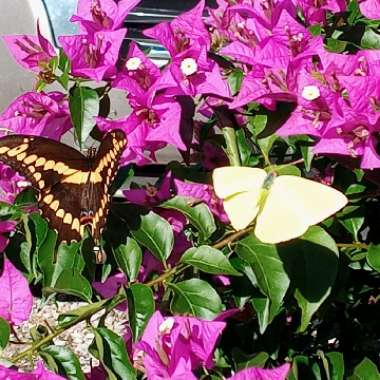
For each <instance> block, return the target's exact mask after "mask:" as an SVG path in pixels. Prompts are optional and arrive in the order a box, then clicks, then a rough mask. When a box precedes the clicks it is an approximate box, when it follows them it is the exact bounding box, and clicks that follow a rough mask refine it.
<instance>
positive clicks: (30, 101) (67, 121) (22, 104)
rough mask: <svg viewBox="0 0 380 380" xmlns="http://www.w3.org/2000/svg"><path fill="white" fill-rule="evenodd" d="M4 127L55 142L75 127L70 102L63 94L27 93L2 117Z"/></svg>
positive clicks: (17, 99)
mask: <svg viewBox="0 0 380 380" xmlns="http://www.w3.org/2000/svg"><path fill="white" fill-rule="evenodd" d="M0 124H1V126H2V127H3V128H5V129H7V130H9V131H12V132H14V133H20V134H26V135H36V136H44V137H48V138H51V139H55V140H59V139H60V138H61V136H62V135H63V134H64V133H65V132H67V131H68V130H69V129H70V128H72V123H71V117H70V111H69V106H68V102H67V100H66V97H65V95H64V94H62V93H60V92H48V93H44V92H26V93H25V94H23V95H21V96H19V97H18V98H16V99H15V100H14V101H13V102H12V103H11V104H10V105H9V106H8V108H7V109H6V110H5V111H4V112H3V113H2V114H1V115H0Z"/></svg>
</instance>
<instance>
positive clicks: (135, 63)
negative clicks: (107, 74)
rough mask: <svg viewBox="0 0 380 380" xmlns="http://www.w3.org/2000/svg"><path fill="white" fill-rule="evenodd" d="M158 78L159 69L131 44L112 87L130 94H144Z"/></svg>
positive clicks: (135, 45)
mask: <svg viewBox="0 0 380 380" xmlns="http://www.w3.org/2000/svg"><path fill="white" fill-rule="evenodd" d="M160 76H161V73H160V69H159V68H158V67H157V66H156V65H155V64H154V63H153V62H152V61H151V60H150V59H149V58H147V57H146V55H145V54H144V53H143V52H142V51H141V50H140V49H139V48H138V46H137V44H136V43H135V42H131V44H130V45H129V50H128V54H127V57H126V58H125V64H124V66H123V68H122V70H121V71H120V72H119V73H118V74H117V76H116V78H115V80H114V81H113V82H112V86H113V87H116V88H121V89H123V90H127V91H128V92H130V93H132V94H139V93H145V92H147V91H148V90H149V89H150V88H151V86H152V85H153V84H154V83H155V82H156V80H157V79H158V78H159V77H160Z"/></svg>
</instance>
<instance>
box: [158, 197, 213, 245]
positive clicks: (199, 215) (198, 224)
mask: <svg viewBox="0 0 380 380" xmlns="http://www.w3.org/2000/svg"><path fill="white" fill-rule="evenodd" d="M193 202H194V200H193V199H192V198H188V197H181V196H176V197H173V198H171V199H169V200H168V201H166V202H164V203H162V204H160V207H162V208H166V209H171V210H176V211H179V212H181V213H182V214H183V215H185V216H186V218H187V219H188V220H189V222H190V223H191V224H192V225H193V226H194V227H195V228H196V229H197V230H198V232H199V240H200V243H204V242H206V241H207V240H208V239H209V237H210V236H211V235H212V234H213V233H214V232H215V230H216V226H215V221H214V217H213V215H212V213H211V211H210V209H209V208H208V207H207V206H206V205H205V204H203V203H200V204H197V205H196V206H192V204H193Z"/></svg>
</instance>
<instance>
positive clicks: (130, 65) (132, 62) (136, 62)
mask: <svg viewBox="0 0 380 380" xmlns="http://www.w3.org/2000/svg"><path fill="white" fill-rule="evenodd" d="M140 65H141V59H140V58H139V57H132V58H129V59H128V61H127V63H126V66H127V69H128V70H131V71H136V70H137V69H138V68H139V67H140Z"/></svg>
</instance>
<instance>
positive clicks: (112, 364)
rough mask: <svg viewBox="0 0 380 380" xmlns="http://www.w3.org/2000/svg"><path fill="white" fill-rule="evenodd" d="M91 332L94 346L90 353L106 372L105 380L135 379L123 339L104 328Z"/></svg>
mask: <svg viewBox="0 0 380 380" xmlns="http://www.w3.org/2000/svg"><path fill="white" fill-rule="evenodd" d="M93 331H94V334H95V345H94V347H92V350H91V352H92V353H93V354H94V355H95V356H96V357H97V359H98V360H99V361H100V362H101V364H102V365H103V367H104V369H105V370H106V372H107V375H108V377H107V379H109V380H126V379H128V380H133V379H136V372H135V370H134V369H133V367H132V364H131V362H130V360H129V357H128V353H127V350H126V348H125V342H124V340H123V338H122V337H120V336H119V335H117V334H115V333H114V332H113V331H111V330H109V329H107V328H105V327H99V328H97V329H93ZM95 347H96V351H95Z"/></svg>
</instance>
